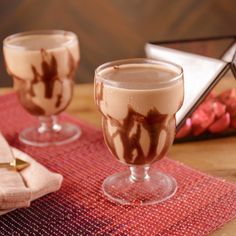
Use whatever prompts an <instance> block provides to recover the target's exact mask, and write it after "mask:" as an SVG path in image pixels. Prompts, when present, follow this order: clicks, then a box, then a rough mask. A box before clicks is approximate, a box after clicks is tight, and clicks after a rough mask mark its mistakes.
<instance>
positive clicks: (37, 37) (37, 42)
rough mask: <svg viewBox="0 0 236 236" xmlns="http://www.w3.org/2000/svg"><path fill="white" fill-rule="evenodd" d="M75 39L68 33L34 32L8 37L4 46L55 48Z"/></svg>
mask: <svg viewBox="0 0 236 236" xmlns="http://www.w3.org/2000/svg"><path fill="white" fill-rule="evenodd" d="M74 40H75V37H74V35H70V34H65V35H64V34H46V33H45V34H34V35H22V36H19V37H12V38H11V37H9V38H7V39H6V41H5V46H7V47H11V48H19V49H24V50H40V49H41V48H43V49H46V50H48V49H50V50H52V49H55V48H58V47H61V46H68V45H69V44H70V43H72V42H73V41H74Z"/></svg>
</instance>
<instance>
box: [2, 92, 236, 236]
mask: <svg viewBox="0 0 236 236" xmlns="http://www.w3.org/2000/svg"><path fill="white" fill-rule="evenodd" d="M62 119H64V120H70V121H72V122H75V123H78V124H79V125H80V127H81V129H82V132H83V135H82V136H81V138H80V139H79V140H77V141H75V142H73V143H71V144H68V145H64V146H61V147H47V148H34V147H30V146H25V145H23V144H21V143H20V142H19V141H18V139H17V135H18V132H19V131H20V130H21V129H22V128H24V127H27V126H29V125H30V124H32V123H34V122H36V119H35V118H33V117H31V116H30V115H28V114H27V113H26V112H25V111H23V109H22V108H21V107H20V105H19V104H18V101H17V99H16V96H15V95H14V94H11V95H7V96H2V97H0V130H1V131H2V132H3V133H4V135H5V136H6V138H7V139H8V141H9V142H10V144H11V145H13V146H15V147H17V148H19V149H21V150H23V151H25V152H26V153H29V154H30V155H32V156H33V157H34V158H35V159H37V160H38V161H39V162H41V163H42V164H44V165H45V166H47V167H48V168H49V169H51V170H53V171H56V172H60V173H62V174H63V176H64V182H63V186H62V188H61V189H60V190H59V191H58V192H56V193H52V194H49V195H47V196H45V197H42V198H41V199H39V200H36V201H35V202H33V203H32V205H31V207H29V208H27V209H18V210H16V211H14V212H11V213H8V214H7V215H4V216H1V217H0V235H37V236H38V235H57V236H58V235H163V236H164V235H165V236H167V235H170V236H177V235H178V236H183V235H184V236H187V235H197V236H201V235H208V234H209V232H211V231H213V230H215V229H217V228H218V227H220V226H221V225H222V224H224V223H225V222H227V221H229V220H230V219H232V218H233V217H234V216H235V215H236V186H235V185H233V184H230V183H227V182H225V181H222V180H219V179H217V178H214V177H210V176H208V175H205V174H202V173H199V172H197V171H195V170H192V169H190V168H188V167H186V166H184V165H181V164H179V163H177V162H175V161H172V160H169V159H167V158H165V159H163V160H162V161H160V162H159V163H157V164H155V168H159V169H160V170H161V171H163V172H166V173H168V174H170V175H173V176H174V177H175V178H176V180H177V182H178V186H179V189H178V191H177V194H176V195H175V196H174V197H173V198H171V199H170V200H168V201H166V202H164V203H162V204H159V205H154V206H145V207H137V206H135V207H134V206H122V205H118V204H115V203H111V202H109V201H108V200H106V199H105V198H104V197H103V195H102V192H101V184H102V181H103V180H104V178H105V177H106V176H108V175H110V174H112V173H115V172H117V171H119V170H121V169H123V168H125V167H123V166H122V165H121V164H119V163H118V162H117V161H116V160H115V159H114V158H112V157H111V155H110V153H109V152H108V150H107V148H106V147H105V145H104V142H103V138H102V133H101V131H99V130H96V129H95V128H92V127H90V126H89V125H86V124H84V123H81V122H78V121H75V120H73V119H72V118H69V117H68V116H65V115H64V116H63V117H62Z"/></svg>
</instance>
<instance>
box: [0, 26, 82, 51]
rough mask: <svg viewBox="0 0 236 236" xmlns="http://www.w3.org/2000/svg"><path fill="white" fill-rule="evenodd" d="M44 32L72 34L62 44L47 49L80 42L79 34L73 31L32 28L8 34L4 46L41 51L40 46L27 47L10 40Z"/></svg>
mask: <svg viewBox="0 0 236 236" xmlns="http://www.w3.org/2000/svg"><path fill="white" fill-rule="evenodd" d="M43 34H45V35H65V36H66V35H68V36H72V37H71V38H70V39H69V40H68V41H66V42H64V43H62V44H61V45H60V46H58V47H55V48H52V49H50V48H49V49H47V50H55V49H57V48H60V47H62V46H67V45H70V44H71V43H73V42H75V41H77V42H79V39H78V36H77V35H76V34H75V33H74V32H72V31H66V30H57V29H51V30H50V29H48V30H30V31H23V32H19V33H15V34H11V35H9V36H7V37H6V38H4V40H3V47H6V48H10V49H17V50H23V51H39V50H40V48H38V49H28V48H25V47H24V46H21V45H15V44H14V43H10V42H9V41H10V40H11V39H15V38H18V37H22V36H27V35H43Z"/></svg>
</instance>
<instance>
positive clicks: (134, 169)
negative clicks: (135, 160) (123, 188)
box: [130, 165, 150, 182]
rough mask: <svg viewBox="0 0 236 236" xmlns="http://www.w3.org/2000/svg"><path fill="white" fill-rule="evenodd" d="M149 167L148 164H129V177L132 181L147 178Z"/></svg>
mask: <svg viewBox="0 0 236 236" xmlns="http://www.w3.org/2000/svg"><path fill="white" fill-rule="evenodd" d="M149 169H150V166H149V165H143V166H130V179H131V180H132V181H133V182H137V181H145V180H148V179H149V178H150V176H149V174H148V172H149Z"/></svg>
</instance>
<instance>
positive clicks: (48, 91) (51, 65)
mask: <svg viewBox="0 0 236 236" xmlns="http://www.w3.org/2000/svg"><path fill="white" fill-rule="evenodd" d="M40 52H41V56H42V62H41V70H42V74H40V73H39V72H38V71H37V69H36V67H35V66H34V65H31V70H32V73H33V75H34V77H33V80H31V81H30V86H29V88H27V84H26V83H28V82H29V81H27V80H24V79H22V78H19V77H18V76H16V75H14V74H13V73H11V72H10V71H9V68H8V71H9V74H10V75H12V76H13V78H14V80H15V82H16V83H17V84H21V85H20V87H21V89H19V91H18V94H19V95H20V100H21V102H22V104H23V106H24V107H25V108H26V110H28V111H29V112H30V113H32V114H34V115H44V114H45V111H44V110H43V108H40V107H39V106H37V105H36V104H34V103H33V101H32V100H31V99H28V98H27V96H26V94H25V93H28V94H29V95H30V97H34V96H35V91H34V84H37V83H38V82H42V83H43V84H44V86H45V94H44V97H45V98H47V99H52V97H53V88H54V85H55V82H56V81H59V82H60V83H61V92H60V94H59V95H58V97H57V101H56V104H55V107H60V105H61V102H62V96H63V88H62V87H63V85H62V83H63V82H62V80H61V79H60V77H59V75H58V64H57V60H56V58H55V56H54V55H53V54H52V53H51V54H50V55H51V58H50V60H48V59H47V57H48V53H47V52H46V50H45V49H41V50H40ZM67 52H68V68H69V72H68V74H67V79H70V80H71V81H72V80H73V78H74V75H75V71H76V67H77V62H76V61H75V60H74V58H73V56H72V54H71V52H70V51H69V50H68V49H67ZM71 92H72V83H71ZM69 102H70V101H68V103H67V104H66V106H64V107H63V108H62V109H61V110H60V111H62V110H64V109H65V108H66V107H67V105H68V104H69ZM42 106H43V104H42ZM60 111H58V113H59V112H60Z"/></svg>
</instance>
